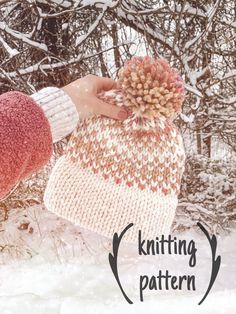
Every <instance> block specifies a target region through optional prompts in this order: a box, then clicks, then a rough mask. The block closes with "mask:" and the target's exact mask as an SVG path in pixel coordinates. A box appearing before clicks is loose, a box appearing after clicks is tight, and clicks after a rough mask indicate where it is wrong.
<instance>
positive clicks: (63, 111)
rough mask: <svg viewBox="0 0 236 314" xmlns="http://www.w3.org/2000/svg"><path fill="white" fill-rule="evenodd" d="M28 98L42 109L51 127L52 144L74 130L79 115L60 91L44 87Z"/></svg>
mask: <svg viewBox="0 0 236 314" xmlns="http://www.w3.org/2000/svg"><path fill="white" fill-rule="evenodd" d="M30 97H32V98H33V99H34V100H35V102H37V104H38V105H39V106H40V107H41V108H42V109H43V111H44V113H45V116H46V117H47V119H48V121H49V124H50V126H51V132H52V139H53V143H55V142H57V141H59V140H61V139H62V138H64V137H65V136H67V135H68V134H70V133H71V132H72V131H73V130H74V128H75V127H76V125H77V122H78V120H79V115H78V112H77V110H76V107H75V104H74V103H73V101H72V100H71V98H70V97H69V96H68V95H67V94H66V93H65V92H64V91H63V90H62V89H60V88H57V87H46V88H43V89H41V90H40V91H38V92H37V93H35V94H33V95H31V96H30Z"/></svg>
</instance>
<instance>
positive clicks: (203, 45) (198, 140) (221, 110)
mask: <svg viewBox="0 0 236 314" xmlns="http://www.w3.org/2000/svg"><path fill="white" fill-rule="evenodd" d="M235 17H236V3H235V2H234V1H232V0H200V1H195V0H160V1H141V0H117V1H112V0H99V1H95V0H81V1H78V0H77V1H76V0H64V1H63V0H51V1H46V0H35V1H34V0H13V1H8V0H0V92H1V93H3V92H6V91H9V90H20V91H23V92H25V93H28V94H31V93H33V92H35V91H37V90H39V89H40V88H42V87H45V86H58V87H61V86H63V85H65V84H67V83H69V82H71V81H72V80H75V79H76V78H79V77H82V76H84V75H86V74H89V73H92V74H96V75H102V76H109V77H112V78H113V79H116V73H117V69H119V68H120V66H122V64H123V63H124V61H125V60H126V59H127V58H130V57H131V56H133V55H146V54H149V55H151V56H154V57H156V56H163V57H165V58H166V59H167V60H168V61H169V62H170V63H171V65H172V66H174V67H176V68H178V70H179V71H180V72H181V74H182V77H183V79H184V81H185V83H186V85H185V88H186V100H185V102H184V106H183V113H182V114H181V116H180V117H179V118H178V120H176V121H175V122H176V124H178V126H179V128H180V129H181V132H182V134H183V137H184V141H185V148H186V151H187V154H188V159H187V163H186V171H185V174H184V178H183V184H182V191H181V194H180V200H179V207H178V211H177V216H176V219H175V223H174V225H173V229H175V230H176V229H178V230H180V231H181V230H184V229H186V228H190V227H193V226H195V224H196V222H197V221H199V220H200V221H201V222H202V223H203V224H205V225H207V227H208V228H209V230H211V231H212V232H216V233H218V232H222V231H227V230H229V229H230V227H232V226H235V222H236V98H235V86H236V84H235V83H236V71H235V66H236V58H235V57H236V54H235V47H236V40H235V29H236V22H235ZM67 141H68V138H66V139H65V140H63V141H61V142H60V143H57V144H56V145H55V154H54V156H53V158H52V160H51V163H50V164H49V165H48V166H47V167H45V169H43V170H42V171H41V172H40V173H38V174H36V175H34V176H32V178H30V179H29V180H26V181H24V182H22V183H20V184H19V185H18V187H17V188H16V189H15V190H14V191H13V192H12V193H11V195H10V196H9V197H8V198H7V199H5V200H3V201H2V202H0V231H1V223H4V222H6V221H7V219H8V215H9V211H10V209H12V208H20V209H19V210H22V208H28V207H29V206H31V205H35V204H41V203H42V193H43V189H44V187H45V183H46V181H47V177H48V174H49V172H50V169H51V167H52V165H53V164H54V162H55V160H56V158H58V156H60V155H61V154H62V152H63V148H64V147H65V145H66V142H67ZM19 228H22V229H27V228H28V225H27V223H26V224H22V225H20V226H19ZM4 248H5V247H4V246H3V245H1V243H0V251H3V250H4Z"/></svg>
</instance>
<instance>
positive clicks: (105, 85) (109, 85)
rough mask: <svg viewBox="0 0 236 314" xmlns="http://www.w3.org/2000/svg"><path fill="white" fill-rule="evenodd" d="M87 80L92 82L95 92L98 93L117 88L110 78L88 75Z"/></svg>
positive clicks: (116, 84)
mask: <svg viewBox="0 0 236 314" xmlns="http://www.w3.org/2000/svg"><path fill="white" fill-rule="evenodd" d="M89 80H90V81H91V80H93V81H94V84H95V85H96V88H97V92H100V91H102V90H103V91H108V90H110V89H116V88H118V83H117V82H116V81H114V80H113V79H111V78H108V77H99V76H96V75H91V74H90V75H89Z"/></svg>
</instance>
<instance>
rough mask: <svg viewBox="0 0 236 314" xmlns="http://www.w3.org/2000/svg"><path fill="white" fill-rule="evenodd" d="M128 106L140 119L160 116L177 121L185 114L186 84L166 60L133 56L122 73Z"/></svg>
mask: <svg viewBox="0 0 236 314" xmlns="http://www.w3.org/2000/svg"><path fill="white" fill-rule="evenodd" d="M118 77H119V82H120V85H121V91H122V94H123V98H124V100H123V101H124V105H125V106H127V107H129V108H130V109H131V110H132V111H133V112H134V113H135V115H136V116H137V117H144V118H148V119H153V118H155V117H157V116H158V115H159V114H162V115H164V116H165V117H166V118H174V117H175V115H177V114H179V113H180V112H181V105H182V102H183V100H184V94H185V93H184V83H183V81H182V78H181V77H180V75H179V73H178V71H177V70H176V69H173V68H171V67H170V65H169V64H168V62H167V61H166V60H165V59H163V58H159V59H153V58H151V57H148V56H147V57H144V58H142V57H133V58H132V59H131V60H129V61H126V63H125V65H124V67H122V68H121V69H120V70H119V72H118Z"/></svg>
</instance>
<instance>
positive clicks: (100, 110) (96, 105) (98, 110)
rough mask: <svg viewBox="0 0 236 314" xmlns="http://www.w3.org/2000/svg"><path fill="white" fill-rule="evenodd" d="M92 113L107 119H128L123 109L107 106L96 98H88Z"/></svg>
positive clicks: (126, 112)
mask: <svg viewBox="0 0 236 314" xmlns="http://www.w3.org/2000/svg"><path fill="white" fill-rule="evenodd" d="M90 103H91V108H93V110H92V112H93V113H95V114H98V115H104V116H106V117H109V118H113V119H119V120H124V119H126V118H128V116H129V113H128V111H127V110H126V109H125V108H124V107H118V106H115V105H111V104H108V103H106V102H104V101H102V100H100V99H98V98H97V97H95V96H93V97H91V98H90Z"/></svg>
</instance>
